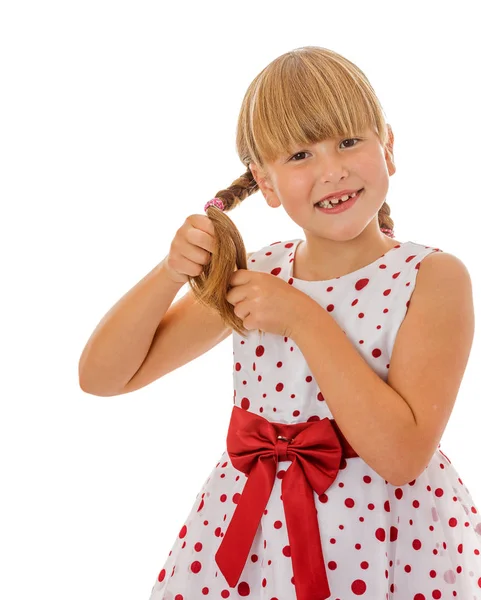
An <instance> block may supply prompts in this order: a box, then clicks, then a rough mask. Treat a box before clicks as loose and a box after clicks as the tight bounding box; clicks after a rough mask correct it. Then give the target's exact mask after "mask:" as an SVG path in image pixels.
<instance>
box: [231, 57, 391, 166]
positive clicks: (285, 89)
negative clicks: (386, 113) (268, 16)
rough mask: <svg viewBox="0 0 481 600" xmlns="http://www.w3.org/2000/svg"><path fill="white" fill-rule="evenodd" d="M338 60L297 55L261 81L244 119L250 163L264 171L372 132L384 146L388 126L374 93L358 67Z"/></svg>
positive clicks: (276, 64)
mask: <svg viewBox="0 0 481 600" xmlns="http://www.w3.org/2000/svg"><path fill="white" fill-rule="evenodd" d="M317 50H318V52H319V50H321V49H317ZM337 56H339V55H337V54H336V53H333V52H331V51H327V50H325V49H322V53H321V54H320V55H319V54H317V53H316V48H314V49H311V53H304V54H299V53H298V52H297V53H296V51H294V53H289V54H288V55H284V56H283V57H280V59H278V60H277V61H274V62H273V63H271V64H270V65H269V66H268V67H266V69H264V71H262V72H261V73H260V74H259V75H258V76H257V78H256V79H255V80H254V81H253V82H252V84H251V86H250V88H249V90H248V91H247V94H246V97H245V99H244V103H243V110H241V114H240V115H239V123H238V148H239V149H241V147H242V146H243V145H244V146H245V148H244V150H245V154H246V155H247V156H246V158H247V157H249V158H250V159H251V160H253V161H254V162H256V163H257V164H259V165H264V164H265V163H266V162H274V161H275V160H277V159H278V158H279V157H281V156H284V155H289V154H291V153H293V152H294V151H295V149H296V148H299V147H300V146H305V145H307V144H314V143H317V142H320V141H323V140H325V139H328V138H337V137H342V138H348V137H357V136H359V135H360V134H361V133H362V132H363V131H364V130H366V129H371V130H372V131H374V132H375V133H376V134H377V135H378V137H379V138H380V140H381V142H382V143H383V144H384V142H385V136H387V133H386V130H385V121H384V118H383V115H382V109H381V107H380V105H379V101H378V100H377V98H376V96H375V94H374V91H373V90H372V88H371V86H370V84H369V82H368V81H367V80H366V78H365V76H364V75H363V74H362V72H361V71H359V69H358V68H357V67H355V65H353V64H352V63H350V62H349V61H348V60H347V59H345V58H343V57H340V58H341V61H342V62H341V61H337V60H336V59H335V58H334V59H333V57H337ZM329 57H330V58H329ZM319 58H321V60H319ZM281 59H283V60H281ZM350 65H352V68H350ZM241 134H243V136H244V137H243V138H242V135H241ZM241 138H242V139H241ZM242 142H244V144H242Z"/></svg>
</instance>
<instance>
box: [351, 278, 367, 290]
mask: <svg viewBox="0 0 481 600" xmlns="http://www.w3.org/2000/svg"><path fill="white" fill-rule="evenodd" d="M368 283H369V279H366V278H365V279H358V281H356V283H355V284H354V287H355V288H356V290H358V291H359V290H362V289H363V288H365V287H366V285H367V284H368Z"/></svg>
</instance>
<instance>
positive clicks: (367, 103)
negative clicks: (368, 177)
mask: <svg viewBox="0 0 481 600" xmlns="http://www.w3.org/2000/svg"><path fill="white" fill-rule="evenodd" d="M366 128H371V129H372V130H374V131H375V132H376V133H377V135H378V137H379V139H380V142H381V144H382V145H383V146H384V147H385V146H386V143H387V141H388V129H387V125H386V120H385V118H384V114H383V109H382V106H381V104H380V102H379V100H378V98H377V96H376V94H375V92H374V90H373V88H372V87H371V84H370V83H369V81H368V79H367V77H366V76H365V75H364V73H363V72H362V71H361V70H360V69H359V68H358V67H357V66H356V65H354V64H353V63H352V62H350V61H349V60H348V59H347V58H344V57H343V56H341V55H340V54H337V53H336V52H334V51H332V50H328V49H326V48H319V47H317V46H306V47H304V48H297V49H295V50H292V51H290V52H287V53H286V54H283V55H282V56H280V57H278V58H276V59H275V60H274V61H273V62H271V63H270V64H269V65H268V66H267V67H266V68H265V69H264V70H263V71H261V72H260V73H259V74H258V75H257V77H256V78H255V79H254V80H253V81H252V83H251V84H250V86H249V87H248V89H247V92H246V94H245V96H244V99H243V101H242V106H241V109H240V114H239V119H238V123H237V135H236V149H237V153H238V155H239V158H240V160H241V161H242V163H243V164H244V166H245V167H246V168H247V170H246V172H245V173H243V174H242V175H241V176H240V177H239V178H238V179H236V180H235V181H234V182H233V183H232V184H231V185H230V186H229V187H227V188H226V189H222V190H219V191H218V192H217V193H216V194H215V197H216V198H220V199H221V200H222V202H223V204H224V211H225V212H226V211H230V210H232V209H233V208H235V207H236V206H238V205H239V204H240V203H241V202H242V201H243V200H244V199H245V198H247V197H248V196H250V195H251V194H253V193H255V192H256V191H257V190H258V189H259V187H258V185H257V182H256V181H255V179H254V176H253V174H252V172H251V170H250V168H249V164H250V163H251V162H253V163H255V164H256V165H259V166H260V167H261V168H262V167H263V166H264V165H265V164H266V162H271V161H273V160H275V159H276V158H278V157H279V156H281V155H283V154H287V153H288V152H289V151H290V150H291V149H293V148H295V147H298V146H302V145H305V144H313V143H316V142H318V141H322V140H324V139H327V138H332V137H340V136H342V137H345V138H350V137H356V134H357V135H359V132H361V131H363V130H364V129H366ZM225 212H222V211H221V210H219V209H218V208H217V207H215V206H209V207H208V208H207V210H206V214H207V216H208V217H209V218H210V219H211V221H212V223H213V225H214V229H215V239H216V249H215V251H214V252H213V253H212V255H211V260H210V261H209V263H208V264H207V265H205V267H204V270H203V273H201V274H200V275H198V276H195V277H189V284H190V287H191V288H192V291H193V293H194V295H195V297H196V298H197V299H198V300H199V301H200V302H202V303H203V304H205V305H207V306H210V307H211V308H213V309H215V310H216V311H217V312H218V313H219V315H220V316H221V317H222V319H223V320H224V322H225V324H226V326H229V327H231V328H232V329H234V330H235V331H236V332H237V333H239V334H240V335H241V336H245V335H246V332H247V330H246V329H245V328H244V327H243V323H242V320H241V319H240V318H239V317H238V316H237V315H236V314H235V313H234V307H233V306H232V305H231V304H229V302H228V301H227V300H226V298H225V296H226V294H227V292H228V291H229V289H230V286H229V280H230V277H231V276H232V273H233V272H234V271H235V270H236V269H247V254H246V249H245V247H244V242H243V240H242V237H241V235H240V233H239V231H238V229H237V227H236V226H235V225H234V223H233V221H232V220H231V219H230V218H229V217H228V216H227V215H226V214H225ZM390 212H391V211H390V208H389V205H388V204H387V203H386V202H384V204H383V205H382V207H381V208H380V210H379V212H378V220H379V226H380V227H381V228H388V229H393V228H394V223H393V221H392V219H391V217H390V216H389V215H390Z"/></svg>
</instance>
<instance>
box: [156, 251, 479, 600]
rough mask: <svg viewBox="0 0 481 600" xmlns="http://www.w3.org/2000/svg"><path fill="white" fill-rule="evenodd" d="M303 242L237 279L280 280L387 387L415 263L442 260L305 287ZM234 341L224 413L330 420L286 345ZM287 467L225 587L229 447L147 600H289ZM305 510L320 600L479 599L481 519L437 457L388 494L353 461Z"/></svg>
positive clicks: (404, 260)
mask: <svg viewBox="0 0 481 600" xmlns="http://www.w3.org/2000/svg"><path fill="white" fill-rule="evenodd" d="M301 241H302V240H300V239H294V240H289V241H286V242H275V243H273V244H271V245H269V246H265V247H264V248H261V249H260V250H258V251H257V252H255V253H254V254H253V255H251V257H250V259H249V260H248V268H249V269H251V270H254V271H263V272H267V273H272V274H273V275H276V276H278V277H282V278H283V279H284V280H285V281H287V282H288V283H289V284H291V285H293V286H294V287H296V288H297V289H299V290H301V291H302V292H304V293H305V294H308V295H309V296H310V297H311V298H313V299H315V300H316V301H317V302H318V303H319V304H320V305H321V306H322V307H323V308H324V309H326V310H327V311H329V313H330V315H331V316H332V317H333V318H334V319H335V320H336V322H337V323H338V325H340V326H341V327H342V328H343V330H344V332H345V333H346V334H347V335H348V337H349V339H350V341H351V343H352V344H353V345H354V346H355V347H356V348H357V350H358V351H359V352H360V353H361V354H362V356H363V357H364V359H365V360H366V362H367V363H368V364H369V365H370V366H371V368H372V369H373V370H374V371H375V372H376V373H377V375H378V376H379V377H381V378H382V379H383V380H384V381H386V380H387V376H388V370H389V361H390V357H391V354H392V350H393V346H394V343H395V340H396V334H397V332H398V330H399V327H400V325H401V324H402V322H403V319H404V317H405V315H406V313H407V310H408V308H409V302H410V298H411V294H412V292H413V290H414V287H415V284H416V275H417V272H418V269H419V266H420V262H421V261H422V259H423V258H424V257H425V256H427V255H428V254H430V253H431V252H438V251H441V250H439V249H436V248H432V247H429V246H424V245H421V244H418V243H415V242H403V243H400V244H398V245H397V246H395V247H394V248H391V249H390V250H388V251H387V252H386V253H385V254H384V255H383V256H381V257H380V258H378V259H377V260H376V261H374V262H373V263H371V264H369V265H366V266H364V267H362V268H361V269H358V270H356V271H354V272H351V273H348V274H346V275H343V276H341V277H337V278H335V279H330V280H326V281H306V280H301V279H296V278H294V277H293V270H294V269H293V261H294V256H295V252H296V249H297V246H298V245H299V243H300V242H301ZM367 282H368V283H369V285H367V286H366V285H365V284H366V283H367ZM386 290H390V292H389V293H386ZM232 335H233V348H234V364H233V379H234V405H235V406H237V407H240V408H241V409H243V410H245V411H251V412H252V413H254V414H256V415H260V416H262V417H263V418H264V419H267V420H269V421H271V422H276V423H289V424H290V423H303V422H306V421H308V420H310V419H311V420H312V419H313V418H314V419H325V418H326V417H327V418H329V419H333V415H332V413H331V412H330V410H329V407H328V406H327V403H326V402H325V400H324V398H323V395H322V390H321V389H320V388H319V386H318V385H317V383H316V380H315V379H314V377H313V375H312V373H310V371H309V368H308V365H307V362H306V361H305V359H304V358H303V355H302V353H301V352H300V350H299V348H298V347H297V346H296V344H295V343H294V342H293V340H291V339H289V338H286V337H282V336H279V335H273V334H269V333H264V335H263V336H262V340H261V338H260V334H259V332H258V331H257V330H253V331H248V332H247V337H246V339H244V338H243V337H242V336H240V335H238V334H237V332H235V331H233V333H232ZM373 349H377V351H376V352H373ZM373 354H374V356H373ZM291 464H292V462H291V461H282V460H280V461H279V462H278V464H277V473H276V475H277V476H276V477H275V482H274V486H273V488H272V492H271V494H270V497H269V500H268V503H267V506H266V509H265V511H264V513H263V515H262V518H261V521H260V524H259V527H258V529H257V532H256V535H255V538H254V541H253V544H252V547H251V550H250V552H249V555H248V558H247V561H246V564H245V567H244V569H243V571H242V574H241V577H240V579H239V581H238V583H237V585H236V586H235V587H230V586H229V584H228V583H227V581H226V579H225V577H224V575H223V574H222V571H221V570H220V569H219V567H218V565H217V563H216V561H215V554H216V552H217V550H218V548H219V545H220V544H221V542H222V538H223V537H224V533H225V531H226V529H227V528H228V526H229V522H230V521H231V519H232V516H233V514H234V511H235V509H236V506H237V504H238V502H239V499H240V497H241V495H242V491H243V488H244V485H245V483H246V480H247V476H246V475H245V474H244V473H243V472H241V471H238V470H237V469H235V468H234V467H233V466H232V463H231V461H230V457H229V454H228V452H227V446H226V449H225V450H224V452H223V453H222V454H221V455H220V458H219V461H218V463H217V464H216V465H215V467H214V468H213V470H212V472H211V473H210V475H209V476H208V478H207V480H206V481H205V483H204V485H203V487H202V489H201V490H200V492H199V494H198V495H197V497H196V500H195V502H194V505H193V507H192V509H191V512H190V514H189V515H188V516H187V518H186V520H185V522H184V523H183V524H182V526H181V527H180V530H179V534H178V537H177V538H176V540H175V542H174V544H173V546H172V549H171V551H170V553H169V556H168V558H167V560H166V562H165V564H164V565H163V566H162V567H161V569H160V572H159V573H158V576H157V578H156V580H155V583H154V586H153V588H152V592H151V596H150V600H201V599H204V598H207V599H211V600H214V599H215V600H218V599H223V598H229V599H231V600H238V599H240V598H248V599H251V600H296V588H295V586H294V583H293V569H292V561H291V555H290V546H289V538H288V532H287V528H286V520H285V512H284V506H283V501H282V499H281V482H282V477H283V475H284V474H285V473H286V470H287V469H289V466H290V465H291ZM314 501H315V507H316V510H317V519H318V522H319V531H320V534H321V540H322V550H323V554H324V563H325V569H326V573H327V578H328V582H329V588H330V592H331V595H330V596H329V599H330V600H354V599H356V600H357V599H359V598H364V599H365V600H387V599H391V598H392V599H396V598H397V599H399V600H431V599H432V598H440V599H447V598H459V599H460V600H481V519H480V516H479V513H478V510H477V509H476V507H475V506H474V502H473V499H472V497H471V495H470V493H469V490H468V489H467V488H466V486H465V485H464V483H463V481H462V480H461V478H460V476H459V475H458V472H457V471H456V469H455V468H454V466H453V465H452V463H451V461H450V460H449V458H448V457H447V456H446V455H445V454H444V453H443V452H442V451H441V450H440V445H438V448H437V449H436V451H435V452H434V455H433V457H432V459H431V461H430V462H429V464H428V466H427V467H426V469H425V470H424V471H423V473H422V474H421V475H420V476H419V478H418V479H416V480H414V481H412V482H410V483H409V484H406V485H403V486H394V485H391V484H390V483H388V482H386V481H385V479H384V478H382V477H381V476H380V475H378V474H377V472H376V471H374V470H373V469H372V468H371V467H369V465H368V464H367V463H366V462H365V461H363V460H362V458H360V457H353V458H350V459H349V460H348V461H346V462H345V465H344V466H343V468H342V470H341V471H339V473H338V475H337V477H336V479H335V480H334V481H333V483H332V485H331V486H330V487H329V488H328V489H327V491H326V492H325V493H324V494H323V495H322V496H321V497H318V496H317V494H315V493H314ZM312 600H319V598H318V597H317V598H312Z"/></svg>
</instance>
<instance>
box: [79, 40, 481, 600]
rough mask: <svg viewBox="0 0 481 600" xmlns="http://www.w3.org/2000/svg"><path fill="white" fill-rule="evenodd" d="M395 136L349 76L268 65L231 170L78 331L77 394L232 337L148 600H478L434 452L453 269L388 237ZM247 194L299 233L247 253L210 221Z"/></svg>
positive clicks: (460, 301)
mask: <svg viewBox="0 0 481 600" xmlns="http://www.w3.org/2000/svg"><path fill="white" fill-rule="evenodd" d="M393 141H394V138H393V133H392V130H391V128H390V127H389V125H387V124H386V121H385V119H384V116H383V110H382V107H381V105H380V103H379V100H378V99H377V97H376V95H375V93H374V91H373V89H372V87H371V85H370V83H369V82H368V80H367V78H366V76H365V75H364V73H363V72H362V71H361V70H360V69H359V68H358V67H356V66H355V65H354V64H353V63H351V62H350V61H348V60H347V59H346V58H344V57H342V56H340V55H339V54H337V53H335V52H333V51H331V50H327V49H324V48H317V47H305V48H299V49H296V50H294V51H291V52H288V53H286V54H284V55H282V56H280V57H279V58H277V59H276V60H274V61H273V62H272V63H271V64H269V65H268V66H267V67H266V68H265V69H264V70H263V71H262V72H261V73H260V74H259V75H258V76H257V77H256V78H255V79H254V81H253V82H252V83H251V85H250V86H249V88H248V90H247V93H246V95H245V97H244V101H243V103H242V107H241V111H240V116H239V121H238V128H237V151H238V154H239V157H240V159H241V161H242V163H243V164H244V166H245V168H246V172H245V173H244V174H243V175H242V176H241V177H240V178H239V179H237V180H235V181H234V183H233V184H232V185H231V186H229V187H228V188H227V189H224V190H221V191H219V192H218V193H217V194H216V197H215V198H214V199H212V200H211V201H209V202H208V203H207V204H206V206H205V211H206V213H207V215H191V216H190V217H188V218H187V219H186V222H185V223H184V225H182V227H181V228H180V229H179V230H178V231H177V233H176V236H175V238H174V240H173V241H172V244H171V246H170V251H169V254H168V255H167V256H166V257H165V259H164V260H163V261H162V263H160V265H158V266H157V267H156V268H155V269H154V270H153V271H152V272H151V273H149V274H148V275H147V276H146V277H145V278H144V279H143V280H142V281H141V282H139V283H138V284H137V286H135V287H134V288H133V289H132V290H131V291H130V292H128V294H126V296H125V297H124V298H122V299H121V300H120V301H119V302H118V303H117V305H115V306H114V307H113V308H112V309H111V311H110V312H109V313H108V315H107V316H106V317H105V318H104V320H103V321H102V322H101V324H100V325H99V326H98V328H97V329H96V331H95V332H94V334H93V335H92V336H91V339H90V340H89V342H88V344H87V346H86V348H85V350H84V354H83V355H82V358H81V364H80V383H81V386H82V389H84V390H85V391H88V392H90V393H95V394H98V395H115V394H121V393H127V392H130V391H133V390H136V389H139V388H141V387H143V386H145V385H148V384H149V383H151V382H152V381H154V380H156V379H158V378H159V377H161V376H162V375H164V374H165V373H168V372H169V371H172V370H173V369H175V368H178V367H179V366H181V365H183V364H185V363H186V362H188V361H190V360H192V359H193V358H195V357H196V356H199V355H200V354H202V353H203V352H206V351H207V350H208V349H210V348H212V347H213V346H214V345H215V344H216V343H219V342H220V341H222V340H223V339H225V338H226V337H227V336H228V335H229V334H230V333H232V334H233V346H234V387H235V389H234V406H233V409H232V416H231V422H230V425H229V429H228V432H227V444H226V450H225V451H224V452H223V453H222V455H221V456H220V460H219V462H218V464H217V465H216V466H215V467H214V469H213V470H212V472H211V474H210V475H209V477H208V478H207V480H206V482H205V484H204V485H203V487H202V489H201V490H200V492H199V495H198V497H197V498H196V501H195V503H194V505H193V507H192V510H191V512H190V514H189V515H188V517H187V519H186V521H185V523H184V524H183V525H182V527H181V528H180V531H179V536H178V538H177V539H176V540H175V543H174V544H173V547H172V550H171V552H170V554H169V556H168V558H167V561H166V562H165V563H164V564H163V565H162V567H161V569H160V572H159V574H158V577H157V579H156V581H155V584H154V586H153V588H152V592H151V596H150V600H200V599H201V598H206V597H208V598H212V599H214V598H215V599H218V598H219V599H220V598H236V599H237V598H241V597H242V598H244V597H248V598H252V599H253V600H254V599H255V600H260V599H263V600H264V599H265V600H270V599H276V600H277V599H278V600H295V599H297V600H327V599H328V598H329V599H332V600H335V599H337V600H351V599H354V598H359V597H363V598H365V599H366V600H367V599H369V600H386V599H387V598H400V599H402V600H411V599H415V600H427V599H428V598H429V599H431V598H452V597H457V598H460V599H461V598H462V599H463V600H465V599H466V600H468V599H469V600H474V598H481V555H480V551H481V520H480V518H479V516H478V511H477V509H476V508H475V506H474V502H473V499H472V498H471V496H470V494H469V491H468V489H467V488H466V487H465V485H464V484H463V482H462V481H461V479H460V477H459V475H458V473H457V471H456V470H455V468H454V467H453V465H452V464H451V462H450V461H449V459H448V458H447V456H446V455H445V454H444V453H443V452H442V451H441V450H440V444H439V441H440V439H441V437H442V434H443V432H444V430H445V427H446V425H447V423H448V420H449V417H450V414H451V412H452V409H453V406H454V402H455V399H456V395H457V391H458V389H459V386H460V384H461V381H462V377H463V374H464V371H465V368H466V365H467V362H468V359H469V353H470V349H471V345H472V341H473V335H474V315H473V302H472V290H471V281H470V277H469V274H468V272H467V270H466V268H465V266H464V264H463V263H462V262H461V261H460V260H459V259H458V258H456V257H455V256H453V255H451V254H448V253H445V252H442V251H440V250H439V249H437V248H433V247H430V246H426V245H423V244H418V243H415V242H411V241H405V242H399V241H397V240H395V239H394V236H393V232H392V230H393V221H392V219H391V218H390V216H389V215H390V208H389V206H388V204H387V203H386V202H385V197H386V194H387V190H388V186H389V177H390V176H391V175H393V174H394V172H395V166H394V159H393ZM259 189H260V190H261V192H262V194H263V195H264V197H265V200H266V202H267V203H268V205H269V206H270V207H272V208H277V207H280V206H281V205H282V207H283V208H284V209H285V210H286V212H287V213H288V215H289V216H290V217H291V218H292V220H293V221H294V222H295V223H297V224H298V225H299V226H301V227H302V229H303V230H304V233H305V237H306V239H305V240H300V239H293V240H286V241H278V242H274V243H271V244H269V245H267V246H265V247H263V248H261V249H260V250H257V251H256V252H254V253H252V254H250V255H249V256H248V257H246V252H245V248H244V244H243V242H242V238H241V236H240V234H239V232H238V231H237V229H236V227H235V226H234V224H233V223H232V221H231V220H230V219H229V218H228V217H227V215H226V214H225V213H226V212H227V211H229V210H231V209H232V208H234V207H235V206H237V205H238V204H239V203H240V202H241V201H242V200H244V199H245V198H246V197H248V196H249V195H250V194H253V193H254V192H256V191H257V190H259ZM186 282H188V283H189V284H190V288H191V289H190V291H189V293H188V294H186V295H185V296H184V297H183V298H181V299H180V300H179V301H178V302H176V303H175V304H174V305H173V306H172V307H170V304H171V303H172V300H173V298H174V297H175V294H176V293H177V291H178V289H179V288H180V287H181V286H182V285H183V284H184V283H186ZM169 307H170V308H169ZM159 312H160V314H161V315H164V316H163V318H162V320H161V321H160V323H159ZM127 332H128V335H127ZM133 332H135V333H133ZM122 340H123V343H122ZM125 340H128V343H126V341H125ZM167 349H168V352H167V351H166V350H167ZM95 365H97V370H96V369H95ZM100 365H101V368H100ZM440 374H442V376H440Z"/></svg>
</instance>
